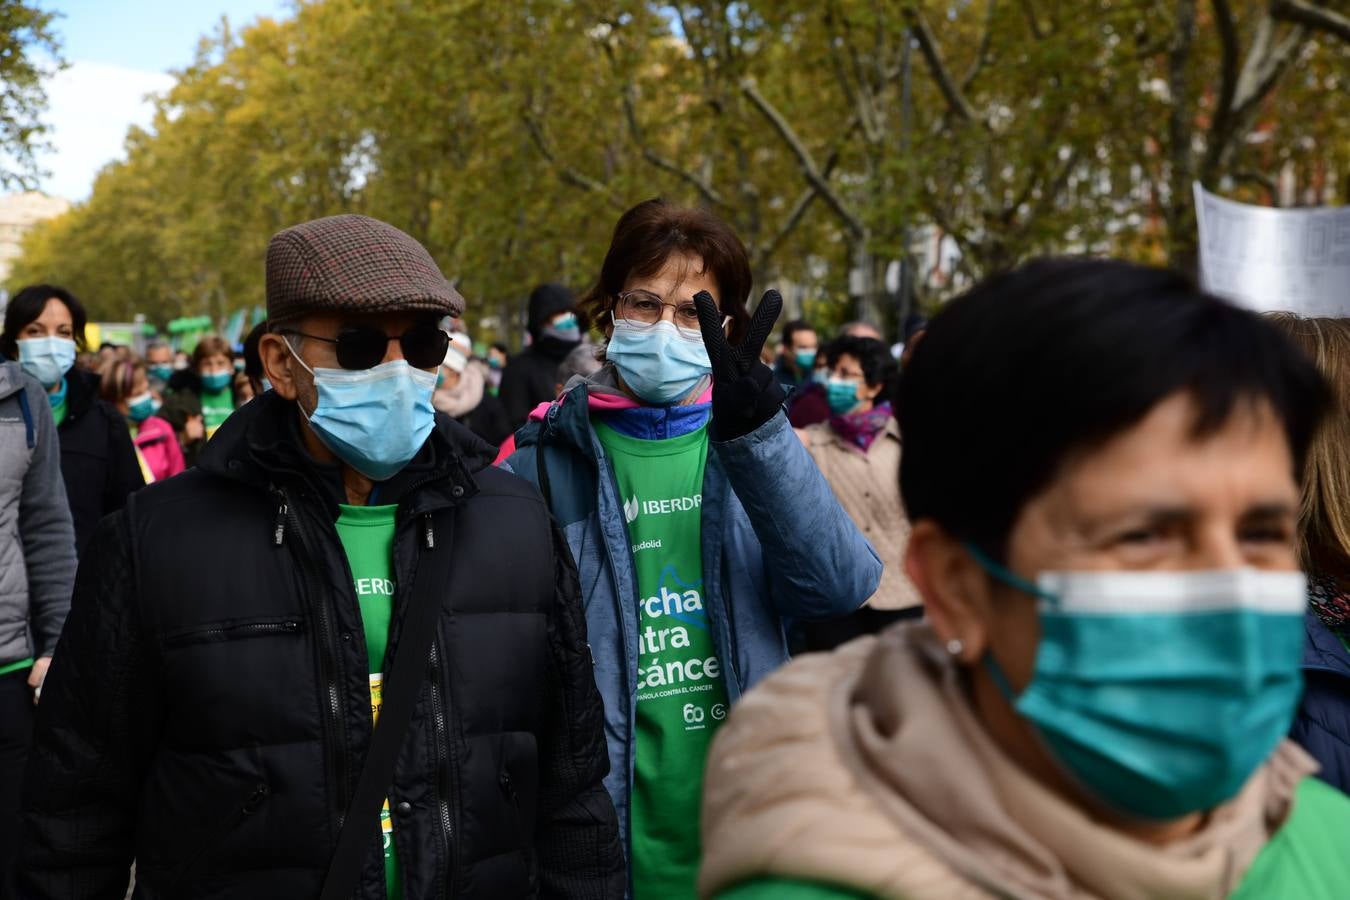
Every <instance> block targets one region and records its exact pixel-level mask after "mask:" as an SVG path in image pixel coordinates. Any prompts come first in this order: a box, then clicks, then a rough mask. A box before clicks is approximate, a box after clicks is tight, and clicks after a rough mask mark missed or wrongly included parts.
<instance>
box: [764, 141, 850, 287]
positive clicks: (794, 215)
mask: <svg viewBox="0 0 1350 900" xmlns="http://www.w3.org/2000/svg"><path fill="white" fill-rule="evenodd" d="M838 162H839V151H838V150H835V151H834V152H833V153H831V154H830V158H829V159H827V160H825V166H824V167H823V168H822V169H821V170H820V174H821V177H822V178H829V177H830V175H831V174H833V172H834V167H835V165H836V164H837V163H838ZM819 195H820V191H819V190H817V189H816V186H815V185H814V184H808V185H807V186H806V188H805V189H804V190H803V191H802V192H801V193H800V194H799V195H798V196H797V199H796V201H795V202H794V203H793V204H792V208H791V209H790V210H789V211H788V214H787V217H786V218H784V219H783V224H782V225H780V226H779V228H778V231H777V232H776V233H775V234H774V236H773V237H772V238H770V240H769V243H767V244H765V245H764V247H763V249H761V250H760V251H759V253H758V254H756V256H757V257H758V262H759V265H760V266H763V265H764V263H766V262H767V261H768V260H770V259H772V258H773V255H774V254H775V253H777V252H778V248H779V247H781V246H782V245H783V242H784V241H786V240H787V239H788V238H789V237H790V236H791V235H792V232H794V231H796V230H797V226H798V225H799V224H800V223H801V221H802V219H803V218H804V217H805V216H806V211H807V210H808V209H810V208H811V203H812V201H814V200H815V199H816V197H817V196H819Z"/></svg>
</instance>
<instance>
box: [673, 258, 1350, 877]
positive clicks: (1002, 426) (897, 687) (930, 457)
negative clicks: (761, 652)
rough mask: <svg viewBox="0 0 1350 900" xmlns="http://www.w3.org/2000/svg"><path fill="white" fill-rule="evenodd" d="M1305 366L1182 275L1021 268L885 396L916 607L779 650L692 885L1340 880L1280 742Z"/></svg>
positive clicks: (1084, 265) (1293, 672)
mask: <svg viewBox="0 0 1350 900" xmlns="http://www.w3.org/2000/svg"><path fill="white" fill-rule="evenodd" d="M1325 400H1326V388H1325V385H1324V384H1323V382H1322V380H1321V378H1320V377H1319V376H1318V373H1317V371H1316V369H1315V368H1314V367H1313V365H1312V364H1311V363H1309V362H1308V360H1307V359H1306V358H1305V357H1304V356H1303V354H1301V353H1300V352H1299V351H1298V349H1297V348H1296V347H1294V346H1293V345H1292V344H1290V342H1289V341H1288V340H1287V339H1285V338H1284V337H1283V336H1282V335H1280V334H1279V333H1278V332H1277V331H1276V330H1275V329H1274V328H1272V327H1271V326H1270V325H1269V324H1267V323H1266V322H1263V321H1261V319H1260V318H1259V317H1257V316H1256V315H1254V314H1253V313H1250V312H1247V311H1244V310H1239V309H1237V308H1235V307H1232V306H1229V305H1227V304H1225V303H1223V302H1221V301H1219V300H1216V299H1214V298H1211V297H1208V296H1206V295H1204V294H1201V293H1199V292H1197V291H1196V290H1195V289H1194V288H1193V287H1192V286H1191V285H1190V284H1189V282H1187V281H1186V280H1185V279H1184V278H1183V277H1182V276H1180V275H1177V274H1174V273H1171V272H1166V271H1162V270H1154V269H1145V268H1139V267H1134V266H1129V265H1126V264H1123V263H1116V262H1110V261H1102V260H1074V261H1068V260H1065V261H1043V262H1038V263H1033V264H1031V265H1029V266H1027V267H1025V268H1023V269H1021V270H1019V271H1016V272H1013V273H1010V274H1007V275H1002V276H998V277H995V278H993V279H991V280H990V281H988V282H986V283H985V284H983V285H982V286H980V287H977V288H976V289H975V290H974V291H972V292H971V293H970V294H968V295H966V296H965V297H963V298H960V299H958V300H955V301H953V302H952V303H951V304H949V305H948V306H946V307H944V308H943V311H942V312H941V313H939V314H938V316H937V317H936V318H935V319H934V320H933V324H932V327H931V329H929V331H928V333H927V336H926V337H925V338H924V341H923V344H922V346H920V347H919V348H918V350H917V351H916V352H915V354H914V357H913V359H912V360H911V362H910V365H909V367H908V368H907V369H906V372H905V378H904V380H903V382H902V384H901V388H900V397H899V414H900V429H901V433H902V434H903V435H904V438H905V452H904V458H903V461H902V462H901V469H900V483H901V489H902V491H903V494H904V500H905V506H906V508H907V510H908V512H909V515H910V518H911V520H912V521H913V523H914V526H913V534H912V535H911V538H910V543H909V550H908V554H907V562H908V566H907V568H908V573H909V575H910V577H911V579H912V580H913V581H914V583H915V585H916V586H917V587H918V589H919V591H920V592H921V593H922V595H923V599H924V604H925V606H926V611H927V618H928V622H926V623H913V624H909V625H902V626H898V627H896V628H893V629H890V630H888V631H887V632H885V633H884V634H882V635H880V636H879V637H875V638H871V637H869V638H862V639H860V640H857V641H854V642H853V643H850V644H849V645H847V646H845V647H843V648H840V649H839V650H837V651H835V652H834V653H831V654H813V655H809V656H806V657H803V658H802V659H800V660H797V661H796V662H794V663H793V664H792V665H790V666H789V667H787V668H786V669H785V670H784V671H783V672H781V673H780V674H779V675H777V676H774V677H773V678H770V679H769V680H768V681H767V682H766V683H765V684H764V685H762V686H761V687H760V688H759V690H757V691H756V692H755V693H754V694H752V695H751V696H750V697H748V698H747V699H746V700H745V701H744V702H743V703H742V704H741V706H740V707H739V708H738V709H737V710H736V712H735V714H734V715H733V716H732V720H731V721H730V722H729V723H728V724H727V726H726V727H725V728H723V730H722V733H721V735H720V736H719V737H718V739H717V743H716V745H715V746H714V747H713V751H712V756H711V759H710V761H709V764H708V784H707V790H706V792H705V808H704V813H703V826H704V846H705V847H707V848H708V851H709V852H708V854H707V856H706V858H705V860H704V866H703V869H702V872H701V875H700V888H701V889H702V892H703V894H704V895H705V896H710V897H719V898H727V897H731V898H736V900H752V898H753V900H758V898H767V897H772V898H774V900H802V898H817V900H823V898H844V897H847V898H859V897H903V898H906V900H939V898H941V900H946V898H949V897H972V898H974V897H995V896H997V897H1018V898H1054V900H1070V898H1073V900H1078V898H1139V900H1153V898H1157V900H1175V898H1182V897H1185V898H1219V897H1237V898H1268V897H1290V898H1293V897H1298V898H1300V900H1321V898H1328V900H1329V898H1333V897H1343V896H1345V891H1346V885H1347V883H1350V860H1348V859H1347V855H1346V853H1345V849H1344V839H1343V836H1344V835H1345V834H1346V833H1347V829H1350V800H1347V799H1346V797H1345V796H1344V795H1342V794H1341V793H1340V792H1338V791H1335V790H1333V789H1332V788H1329V787H1327V786H1326V785H1325V784H1323V783H1322V782H1320V781H1318V780H1317V779H1315V778H1312V777H1310V776H1311V775H1312V773H1313V772H1314V771H1315V770H1316V764H1315V763H1314V762H1313V760H1312V759H1311V758H1310V757H1309V756H1308V755H1307V753H1305V752H1304V751H1303V750H1302V749H1301V748H1299V747H1298V746H1297V745H1296V744H1294V743H1292V742H1290V741H1287V740H1286V739H1285V733H1286V732H1287V731H1288V728H1289V723H1290V721H1291V720H1292V719H1293V716H1294V711H1295V709H1296V707H1297V706H1298V699H1299V692H1300V689H1301V686H1302V685H1301V679H1300V673H1299V661H1300V659H1301V656H1302V647H1303V613H1304V610H1305V609H1306V607H1307V593H1306V584H1305V579H1304V577H1303V575H1302V573H1301V572H1299V570H1298V554H1297V549H1296V543H1297V542H1296V522H1297V518H1298V510H1299V481H1298V479H1299V473H1300V470H1301V469H1302V467H1303V461H1304V458H1305V456H1306V453H1307V450H1308V447H1309V443H1310V441H1311V439H1312V437H1313V435H1314V433H1315V430H1316V427H1317V424H1318V419H1319V417H1320V415H1321V412H1322V410H1323V408H1324V406H1325Z"/></svg>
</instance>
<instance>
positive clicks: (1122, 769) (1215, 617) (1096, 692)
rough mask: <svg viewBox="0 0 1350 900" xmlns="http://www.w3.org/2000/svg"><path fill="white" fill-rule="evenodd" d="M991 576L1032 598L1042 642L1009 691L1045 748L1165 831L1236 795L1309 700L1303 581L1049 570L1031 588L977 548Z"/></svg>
mask: <svg viewBox="0 0 1350 900" xmlns="http://www.w3.org/2000/svg"><path fill="white" fill-rule="evenodd" d="M973 552H974V555H975V557H976V559H978V560H979V561H980V563H981V565H983V566H984V568H985V569H986V571H988V572H989V573H990V574H991V575H992V576H993V577H995V578H996V579H998V580H999V581H1002V582H1004V583H1006V584H1008V585H1010V586H1012V587H1014V588H1017V589H1018V590H1022V591H1025V592H1027V593H1029V594H1032V595H1033V596H1036V597H1039V598H1040V599H1041V602H1040V615H1039V621H1040V629H1041V643H1040V646H1039V647H1038V649H1037V652H1036V662H1035V669H1034V671H1033V674H1032V677H1031V681H1030V683H1028V684H1027V686H1026V688H1025V689H1024V690H1023V691H1022V692H1021V693H1020V694H1016V693H1014V691H1013V689H1012V687H1011V685H1010V684H1009V683H1008V680H1007V678H1006V677H1005V676H1004V675H1003V672H1002V669H1001V668H1000V667H999V665H998V662H997V661H996V660H995V659H994V658H993V656H992V654H991V655H989V656H986V657H985V666H986V668H987V669H988V670H989V671H990V673H991V675H992V677H993V679H994V681H995V683H996V684H997V685H998V686H999V688H1000V690H1002V691H1003V693H1004V694H1005V696H1007V698H1008V700H1009V701H1010V702H1012V704H1013V705H1014V707H1015V708H1016V709H1017V711H1018V712H1019V713H1020V714H1021V715H1022V716H1023V717H1024V718H1026V719H1027V720H1029V721H1030V722H1031V723H1032V724H1033V725H1034V726H1035V727H1036V730H1037V732H1038V733H1039V735H1040V736H1041V739H1042V740H1043V741H1044V742H1045V745H1046V748H1047V749H1048V750H1049V751H1050V753H1051V755H1052V756H1053V757H1054V758H1055V759H1056V760H1057V761H1058V762H1059V763H1060V765H1062V766H1063V767H1064V768H1065V769H1066V770H1067V772H1068V773H1069V774H1070V775H1071V776H1072V777H1073V778H1074V780H1075V781H1077V782H1078V783H1079V784H1080V785H1081V786H1082V787H1083V788H1084V789H1086V790H1087V791H1088V792H1090V793H1091V794H1093V795H1095V796H1096V797H1098V798H1099V799H1101V800H1102V801H1103V802H1104V803H1106V804H1107V805H1109V806H1111V807H1112V808H1114V809H1116V810H1119V811H1120V812H1123V813H1126V814H1128V815H1132V816H1136V817H1138V818H1141V819H1148V820H1159V821H1165V820H1170V819H1177V818H1181V817H1182V816H1185V815H1188V814H1190V813H1194V812H1201V811H1204V810H1208V809H1212V808H1214V807H1215V806H1218V805H1219V804H1221V803H1223V802H1225V801H1227V800H1229V799H1231V798H1232V797H1234V796H1236V795H1237V793H1238V791H1239V790H1241V788H1242V786H1243V785H1244V784H1246V782H1247V779H1248V778H1250V777H1251V775H1252V773H1253V772H1255V771H1256V769H1257V768H1258V767H1259V766H1260V765H1261V763H1262V762H1264V761H1265V760H1266V758H1267V757H1268V756H1270V753H1271V751H1273V750H1274V749H1275V747H1276V745H1277V744H1279V743H1280V741H1282V740H1283V739H1284V736H1285V734H1286V733H1287V732H1288V730H1289V726H1290V724H1291V722H1292V721H1293V716H1294V711H1295V709H1296V708H1297V706H1298V701H1299V696H1300V695H1301V693H1302V690H1303V679H1302V671H1301V662H1302V659H1303V640H1304V632H1303V614H1304V610H1305V609H1306V607H1307V584H1306V580H1305V579H1304V576H1303V574H1302V573H1300V572H1266V571H1258V570H1256V569H1221V570H1213V571H1196V572H1131V571H1115V570H1113V571H1100V572H1098V571H1080V572H1046V573H1042V574H1041V576H1040V577H1039V578H1038V579H1037V583H1036V584H1034V585H1033V584H1030V583H1029V582H1027V581H1025V580H1024V579H1022V578H1019V577H1018V576H1017V575H1015V574H1013V573H1012V572H1009V571H1008V570H1007V569H1005V568H1004V567H1002V566H1000V565H999V564H998V563H995V562H993V561H992V560H990V559H988V558H987V557H985V556H983V554H981V553H979V552H978V551H973Z"/></svg>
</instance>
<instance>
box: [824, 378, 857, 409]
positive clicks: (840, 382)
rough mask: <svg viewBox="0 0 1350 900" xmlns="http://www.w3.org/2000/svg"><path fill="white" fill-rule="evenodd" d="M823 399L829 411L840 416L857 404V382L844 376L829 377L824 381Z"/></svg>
mask: <svg viewBox="0 0 1350 900" xmlns="http://www.w3.org/2000/svg"><path fill="white" fill-rule="evenodd" d="M825 400H826V401H827V402H828V403H829V404H830V412H832V413H834V414H835V415H836V416H842V415H843V414H844V413H846V412H850V411H851V410H852V409H853V407H855V406H857V405H858V382H856V381H848V380H847V379H844V378H830V379H827V380H826V382H825Z"/></svg>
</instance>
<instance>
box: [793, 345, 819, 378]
mask: <svg viewBox="0 0 1350 900" xmlns="http://www.w3.org/2000/svg"><path fill="white" fill-rule="evenodd" d="M792 358H793V359H794V360H796V362H797V368H799V369H801V370H802V371H803V372H805V373H807V374H808V375H809V374H810V373H811V368H812V367H813V366H814V365H815V364H816V351H814V350H798V351H797V352H796V353H794V354H793V355H792Z"/></svg>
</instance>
